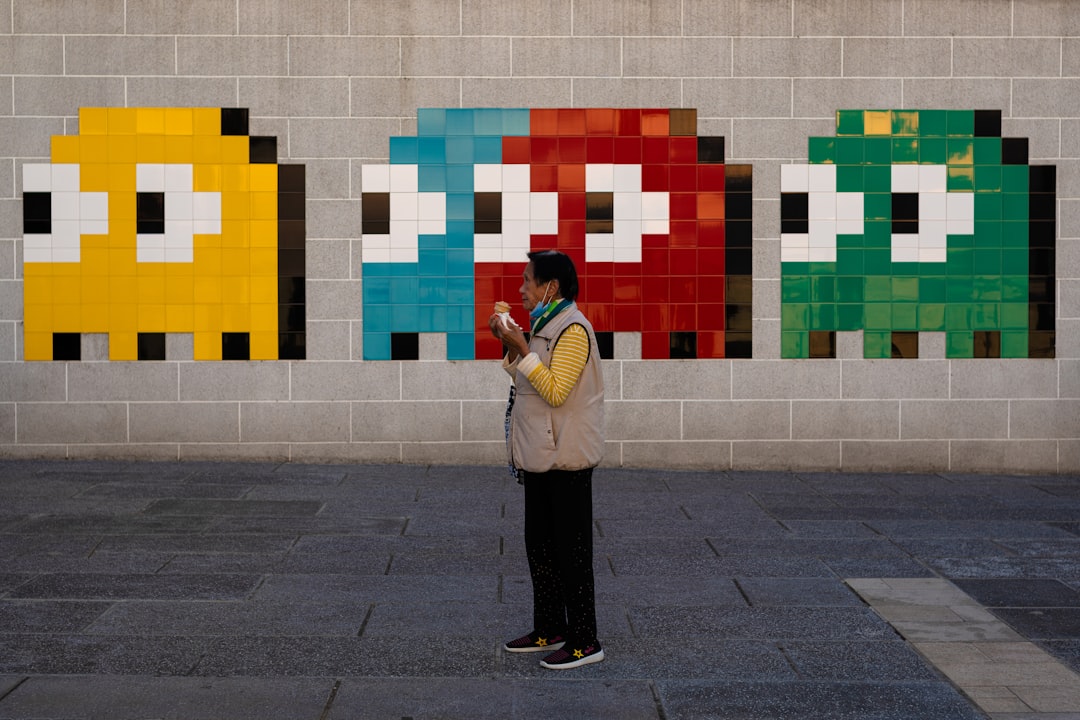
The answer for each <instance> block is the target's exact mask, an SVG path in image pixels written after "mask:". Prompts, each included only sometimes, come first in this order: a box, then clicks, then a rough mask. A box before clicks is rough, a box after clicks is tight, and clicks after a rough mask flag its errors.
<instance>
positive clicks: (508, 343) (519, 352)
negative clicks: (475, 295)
mask: <svg viewBox="0 0 1080 720" xmlns="http://www.w3.org/2000/svg"><path fill="white" fill-rule="evenodd" d="M488 329H490V330H491V334H492V335H494V336H495V337H496V339H498V340H499V342H501V343H502V344H503V346H504V347H506V348H507V349H508V350H509V351H510V360H511V362H512V361H513V360H514V358H516V357H525V356H526V355H528V354H529V343H528V342H526V340H525V332H524V331H523V330H522V329H521V328H520V327H518V325H517V323H515V322H513V321H512V320H511V321H510V327H509V329H507V328H506V327H504V326H503V324H502V316H501V315H499V314H498V313H492V314H491V316H490V317H488Z"/></svg>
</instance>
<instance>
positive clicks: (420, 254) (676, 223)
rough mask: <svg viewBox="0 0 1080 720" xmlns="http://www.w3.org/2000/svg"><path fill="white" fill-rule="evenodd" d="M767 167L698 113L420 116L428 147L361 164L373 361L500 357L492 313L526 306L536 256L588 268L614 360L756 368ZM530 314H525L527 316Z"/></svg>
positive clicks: (586, 304) (585, 284)
mask: <svg viewBox="0 0 1080 720" xmlns="http://www.w3.org/2000/svg"><path fill="white" fill-rule="evenodd" d="M751 180H752V177H751V170H750V166H749V165H728V164H725V162H724V139H723V138H722V137H699V136H698V135H697V113H696V111H695V110H688V109H634V110H626V109H614V108H589V109H531V110H530V109H492V108H475V109H421V110H419V112H418V115H417V134H416V136H415V137H392V138H390V162H389V164H387V165H365V166H364V167H363V169H362V203H363V208H362V209H363V245H362V261H363V302H364V317H363V323H364V335H363V339H364V351H363V355H364V359H366V360H392V359H416V357H417V355H418V344H419V336H420V334H423V333H437V334H445V338H446V357H447V358H448V359H451V360H468V359H475V358H498V357H501V354H502V348H501V346H500V344H499V342H498V341H497V340H495V339H494V338H492V337H491V334H490V332H489V330H488V327H487V318H488V316H489V315H490V313H491V312H492V307H493V305H494V303H495V302H496V301H498V300H508V301H510V302H511V304H512V305H513V306H514V307H515V310H514V313H515V315H517V317H516V318H515V319H516V320H517V321H518V323H519V324H522V325H523V326H525V325H526V318H525V317H524V314H523V313H522V311H521V308H520V306H519V304H518V299H519V293H518V288H519V287H520V285H521V271H522V269H523V267H524V264H525V262H526V261H527V258H526V253H527V252H529V251H530V250H543V249H549V248H556V249H558V250H561V251H563V252H565V253H567V254H568V255H570V256H571V257H572V258H573V260H574V263H575V265H576V266H577V268H578V272H579V275H580V284H581V291H580V294H579V296H578V303H579V304H580V305H581V307H582V309H583V310H584V312H585V313H586V314H587V315H588V316H589V319H590V321H591V322H592V323H593V326H594V328H595V329H596V331H597V337H598V342H599V343H600V344H601V348H600V350H601V355H602V356H604V357H611V346H612V344H613V334H614V333H616V332H634V333H640V334H641V354H642V357H644V358H679V357H684V358H694V357H697V358H706V357H712V358H718V357H749V356H750V353H751V329H752V328H751V294H752V293H751V265H752V260H751V238H752V225H751V204H752V203H751V200H752V186H751ZM519 314H520V315H519Z"/></svg>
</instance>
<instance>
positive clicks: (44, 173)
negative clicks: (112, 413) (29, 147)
mask: <svg viewBox="0 0 1080 720" xmlns="http://www.w3.org/2000/svg"><path fill="white" fill-rule="evenodd" d="M50 159H51V162H50V163H47V164H46V163H27V164H26V165H24V166H23V231H24V234H23V278H24V285H23V286H24V344H23V355H24V358H25V359H26V360H79V359H81V354H80V347H81V346H82V344H81V339H82V336H83V335H84V334H88V333H102V334H106V335H107V336H108V357H109V359H110V360H164V359H170V358H166V347H167V343H166V336H167V334H171V333H175V334H182V335H190V336H191V346H192V348H193V350H192V352H193V357H194V359H195V360H274V359H302V358H304V357H305V311H304V277H305V267H304V238H305V234H306V233H305V214H304V198H305V194H304V166H303V165H280V164H278V163H277V142H276V138H274V137H269V136H266V137H258V136H250V135H249V134H248V111H247V110H246V109H243V108H224V109H222V108H82V109H81V110H80V112H79V134H78V135H75V136H68V135H63V136H54V137H53V138H52V146H51V158H50Z"/></svg>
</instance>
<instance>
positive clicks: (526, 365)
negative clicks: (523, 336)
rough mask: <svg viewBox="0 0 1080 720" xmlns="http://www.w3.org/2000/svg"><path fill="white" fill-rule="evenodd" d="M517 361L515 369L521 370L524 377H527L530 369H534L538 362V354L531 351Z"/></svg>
mask: <svg viewBox="0 0 1080 720" xmlns="http://www.w3.org/2000/svg"><path fill="white" fill-rule="evenodd" d="M517 362H518V365H517V369H518V370H519V371H520V372H521V374H522V375H524V376H525V377H529V375H530V374H531V373H532V371H533V370H535V369H536V366H537V365H539V364H540V356H539V355H537V354H536V353H534V352H531V353H529V354H528V355H526V356H525V357H523V358H521V359H520V360H518V361H517Z"/></svg>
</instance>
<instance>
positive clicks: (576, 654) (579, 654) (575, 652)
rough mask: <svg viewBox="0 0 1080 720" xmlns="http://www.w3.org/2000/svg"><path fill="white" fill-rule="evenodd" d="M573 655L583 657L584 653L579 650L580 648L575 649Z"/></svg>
mask: <svg viewBox="0 0 1080 720" xmlns="http://www.w3.org/2000/svg"><path fill="white" fill-rule="evenodd" d="M574 657H576V658H583V657H585V653H583V652H581V651H580V650H575V651H574Z"/></svg>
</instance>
